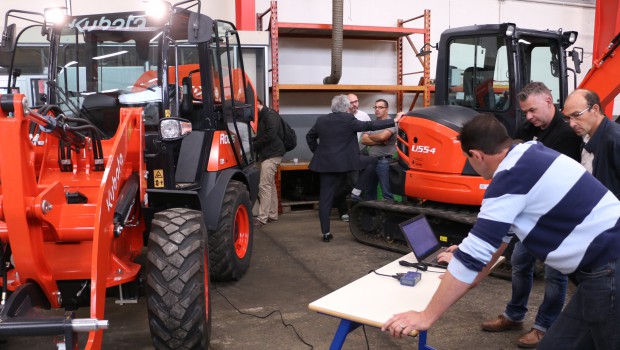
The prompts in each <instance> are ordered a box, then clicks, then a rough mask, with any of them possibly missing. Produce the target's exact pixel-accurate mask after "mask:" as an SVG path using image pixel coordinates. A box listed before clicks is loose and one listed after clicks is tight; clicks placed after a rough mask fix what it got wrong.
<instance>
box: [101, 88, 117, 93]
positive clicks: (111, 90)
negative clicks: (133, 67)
mask: <svg viewBox="0 0 620 350" xmlns="http://www.w3.org/2000/svg"><path fill="white" fill-rule="evenodd" d="M116 91H118V89H109V90H103V91H101V93H102V94H107V93H110V92H116Z"/></svg>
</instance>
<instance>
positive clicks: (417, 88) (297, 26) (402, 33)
mask: <svg viewBox="0 0 620 350" xmlns="http://www.w3.org/2000/svg"><path fill="white" fill-rule="evenodd" d="M267 14H270V18H269V31H270V38H271V67H272V70H271V80H272V86H271V94H272V106H271V107H272V108H273V109H275V110H277V111H279V109H280V92H281V91H291V92H307V91H336V92H337V91H342V92H382V93H393V94H396V101H397V108H398V111H402V110H403V109H404V108H403V107H404V106H403V100H404V94H405V93H413V94H414V99H413V101H412V104H411V106H410V107H409V109H408V110H411V109H412V108H413V107H414V106H415V103H416V102H417V99H418V97H419V95H422V96H423V101H424V106H429V105H430V94H431V91H432V89H433V86H431V84H430V57H429V56H428V55H425V56H422V57H417V59H418V60H419V61H420V65H421V67H422V68H421V70H420V71H415V72H410V73H404V72H403V40H406V41H407V43H408V44H409V45H410V46H411V48H412V50H413V52H414V53H415V54H416V55H417V54H418V53H419V51H418V49H417V48H416V46H415V45H414V44H413V41H412V40H411V36H412V35H423V37H424V45H426V44H429V42H430V25H431V23H430V22H431V12H430V10H424V14H422V15H420V16H417V17H414V18H411V19H408V20H398V23H397V26H396V27H375V26H354V25H344V26H343V37H344V39H366V40H388V41H394V42H395V43H396V56H397V57H396V65H397V74H396V79H395V80H396V84H395V85H344V84H280V76H279V73H280V72H279V56H278V51H279V43H278V38H280V37H300V38H331V30H332V26H331V24H311V23H289V22H278V7H277V1H271V2H270V8H269V9H268V10H266V11H265V12H263V13H259V14H257V21H256V23H257V30H263V28H262V27H263V26H262V19H263V17H264V16H266V15H267ZM419 19H422V20H423V21H424V24H423V27H422V28H406V27H404V25H405V24H406V23H409V22H412V21H415V20H419ZM411 74H421V77H420V83H419V85H403V76H405V75H411Z"/></svg>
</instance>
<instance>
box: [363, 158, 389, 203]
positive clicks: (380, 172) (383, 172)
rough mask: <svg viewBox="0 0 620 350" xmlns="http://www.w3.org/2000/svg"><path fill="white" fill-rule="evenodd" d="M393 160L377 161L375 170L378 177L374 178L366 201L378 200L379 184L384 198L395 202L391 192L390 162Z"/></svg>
mask: <svg viewBox="0 0 620 350" xmlns="http://www.w3.org/2000/svg"><path fill="white" fill-rule="evenodd" d="M391 160H392V158H381V159H378V160H377V167H376V168H375V174H376V176H375V177H374V178H373V180H372V182H371V183H370V186H369V187H368V192H367V195H366V196H365V198H366V199H377V183H378V184H379V185H380V186H381V193H382V194H383V198H385V199H390V200H393V199H394V196H393V195H392V191H390V161H391Z"/></svg>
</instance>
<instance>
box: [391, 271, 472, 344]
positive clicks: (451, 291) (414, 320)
mask: <svg viewBox="0 0 620 350" xmlns="http://www.w3.org/2000/svg"><path fill="white" fill-rule="evenodd" d="M469 286H470V285H469V284H468V283H465V282H461V281H459V280H457V279H456V278H454V276H452V274H451V273H450V272H449V271H446V274H445V276H444V278H443V279H442V280H441V283H440V284H439V288H438V289H437V291H436V292H435V294H434V295H433V298H432V299H431V301H430V303H429V304H428V306H427V307H426V309H425V310H424V311H422V312H417V311H407V312H403V313H400V314H396V315H394V316H392V317H391V318H390V319H389V320H388V321H387V322H385V323H384V324H383V326H382V327H381V330H382V331H386V330H387V331H389V332H390V334H392V336H393V337H396V338H401V337H402V336H403V335H408V334H409V333H411V332H412V331H414V330H417V331H425V330H428V329H429V328H431V326H432V325H433V324H434V323H435V322H436V321H437V320H438V319H439V317H440V316H441V315H443V313H444V312H446V310H447V309H448V308H449V307H450V306H451V305H452V304H454V303H455V302H456V301H457V300H459V299H460V298H461V297H462V296H463V295H465V293H467V292H468V291H469Z"/></svg>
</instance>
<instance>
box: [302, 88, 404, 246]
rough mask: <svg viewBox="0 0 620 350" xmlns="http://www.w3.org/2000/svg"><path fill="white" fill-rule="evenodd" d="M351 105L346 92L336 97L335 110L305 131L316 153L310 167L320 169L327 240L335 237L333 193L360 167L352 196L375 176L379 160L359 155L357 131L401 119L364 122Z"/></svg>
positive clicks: (386, 124) (324, 236)
mask: <svg viewBox="0 0 620 350" xmlns="http://www.w3.org/2000/svg"><path fill="white" fill-rule="evenodd" d="M350 107H351V103H350V102H349V99H348V98H347V96H346V95H338V96H336V97H334V98H333V99H332V105H331V110H332V113H330V114H327V115H323V116H320V117H319V118H317V120H316V123H315V124H314V126H313V127H312V128H311V129H310V131H308V134H307V135H306V142H308V147H309V148H310V150H311V151H312V153H314V156H313V157H312V160H311V161H310V165H309V169H310V170H312V171H315V172H318V173H320V182H321V184H320V196H319V218H320V220H321V231H322V233H323V241H324V242H329V241H331V240H332V238H333V235H332V234H331V232H330V223H329V214H330V212H331V208H332V205H333V203H334V197H335V196H336V195H337V194H338V191H339V190H340V189H341V188H342V187H344V184H345V181H346V176H347V173H348V172H351V171H353V170H361V174H360V177H359V180H358V181H357V183H356V185H355V188H354V189H353V192H352V197H354V196H359V194H360V192H361V191H360V190H359V189H360V188H364V187H365V186H366V185H367V184H368V181H369V180H370V179H371V178H372V176H373V171H374V163H376V160H375V159H373V158H371V157H367V156H361V155H360V152H359V146H358V142H357V132H358V131H367V130H378V129H384V128H389V127H392V126H394V124H395V123H397V122H398V120H399V119H400V118H395V119H388V120H375V121H370V122H361V121H359V120H357V119H355V117H354V116H353V114H351V113H349V108H350ZM373 162H374V163H373Z"/></svg>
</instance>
